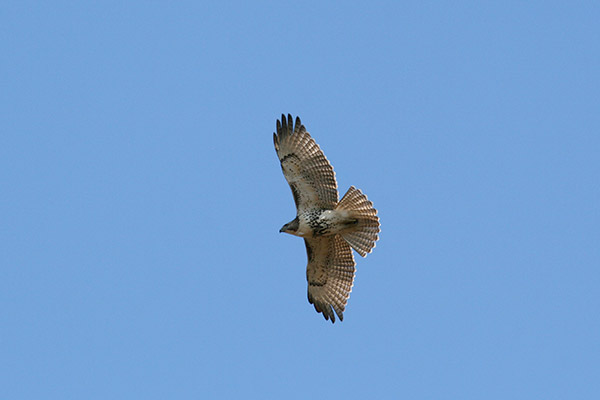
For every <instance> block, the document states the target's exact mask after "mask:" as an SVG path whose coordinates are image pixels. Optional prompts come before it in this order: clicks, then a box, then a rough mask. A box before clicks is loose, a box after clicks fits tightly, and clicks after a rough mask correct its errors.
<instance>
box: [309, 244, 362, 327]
mask: <svg viewBox="0 0 600 400" xmlns="http://www.w3.org/2000/svg"><path fill="white" fill-rule="evenodd" d="M304 243H305V244H306V253H307V256H308V266H307V267H306V280H307V281H308V301H309V302H310V303H311V304H313V305H314V306H315V310H317V312H320V313H323V317H325V319H326V320H329V319H331V322H332V323H333V322H335V314H337V316H338V317H339V318H340V321H343V320H344V314H343V312H344V309H345V308H346V303H347V302H348V298H350V292H351V291H352V282H353V281H354V271H355V268H354V265H355V263H354V256H353V255H352V249H351V248H350V245H349V244H348V243H347V242H346V241H345V240H344V239H342V237H341V236H340V235H333V236H321V237H318V238H308V239H304ZM334 311H335V314H334V313H333V312H334Z"/></svg>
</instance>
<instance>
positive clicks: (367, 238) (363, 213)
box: [335, 186, 379, 257]
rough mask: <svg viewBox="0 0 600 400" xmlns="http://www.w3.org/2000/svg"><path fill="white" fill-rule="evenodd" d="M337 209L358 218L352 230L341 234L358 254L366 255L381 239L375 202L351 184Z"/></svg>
mask: <svg viewBox="0 0 600 400" xmlns="http://www.w3.org/2000/svg"><path fill="white" fill-rule="evenodd" d="M335 209H336V210H346V211H349V212H350V213H351V216H352V217H353V218H356V219H357V220H358V222H357V224H356V226H355V227H354V228H353V229H352V230H349V231H348V232H344V233H342V234H341V235H342V237H343V238H344V240H346V242H348V244H349V245H350V246H352V248H353V249H354V250H356V251H357V252H358V254H360V255H361V256H363V257H365V256H366V255H367V254H368V253H370V252H371V250H373V247H375V242H376V241H377V240H378V239H379V236H378V233H379V217H377V210H376V209H375V208H373V203H372V202H371V201H369V199H367V196H366V195H365V194H363V192H361V191H360V189H357V188H355V187H354V186H350V189H348V191H347V192H346V194H345V195H344V197H343V198H342V199H341V200H340V202H339V203H338V204H337V206H336V207H335Z"/></svg>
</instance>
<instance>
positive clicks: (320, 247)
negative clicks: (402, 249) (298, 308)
mask: <svg viewBox="0 0 600 400" xmlns="http://www.w3.org/2000/svg"><path fill="white" fill-rule="evenodd" d="M293 122H294V121H293V120H292V116H291V115H289V114H288V117H287V121H286V118H285V115H282V116H281V122H280V121H277V133H273V142H274V143H275V150H276V151H277V156H278V157H279V161H280V162H281V169H282V170H283V175H284V176H285V179H287V181H288V183H289V185H290V187H291V188H292V194H293V196H294V202H295V203H296V218H295V219H294V220H293V221H291V222H289V223H287V224H285V225H284V226H283V227H282V228H281V230H280V231H279V232H285V233H289V234H292V235H296V236H300V237H302V238H304V244H305V245H306V253H307V256H308V265H307V267H306V280H307V281H308V301H309V302H310V303H311V304H314V306H315V310H317V312H320V313H323V317H325V319H326V320H329V319H330V318H331V322H335V314H337V316H338V317H339V318H340V321H342V320H343V319H344V314H343V312H344V309H345V307H346V303H347V302H348V298H349V297H350V292H351V291H352V282H353V280H354V271H355V268H354V265H355V262H354V257H353V255H352V250H351V249H350V248H351V247H352V248H353V249H354V250H356V251H357V252H358V254H360V255H361V256H363V257H365V256H366V255H367V253H370V252H371V250H372V249H373V247H375V241H377V239H379V237H378V236H377V234H378V233H379V218H378V217H377V210H375V209H374V208H373V203H371V202H370V201H369V200H368V199H367V196H365V195H364V194H363V193H362V192H361V191H360V190H359V189H356V188H355V187H354V186H350V189H348V192H346V194H345V195H344V197H343V198H342V200H340V201H338V191H337V182H336V180H335V173H334V172H333V167H332V166H331V164H329V161H327V158H326V157H325V155H324V154H323V152H322V151H321V149H320V147H319V145H318V144H316V143H315V141H314V140H313V138H312V137H311V136H310V134H309V133H308V132H307V131H306V128H305V127H304V125H302V123H301V122H300V118H298V117H296V126H294V123H293ZM334 311H335V314H334Z"/></svg>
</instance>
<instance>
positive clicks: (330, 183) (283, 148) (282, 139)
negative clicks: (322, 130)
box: [273, 114, 338, 211]
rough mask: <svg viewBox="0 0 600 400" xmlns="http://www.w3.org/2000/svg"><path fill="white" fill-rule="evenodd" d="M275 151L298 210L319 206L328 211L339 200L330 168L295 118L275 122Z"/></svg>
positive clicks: (331, 168)
mask: <svg viewBox="0 0 600 400" xmlns="http://www.w3.org/2000/svg"><path fill="white" fill-rule="evenodd" d="M273 142H274V143H275V150H276V151H277V156H278V157H279V161H280V162H281V169H282V170H283V175H284V176H285V179H287V181H288V183H289V185H290V187H291V188H292V194H293V195H294V202H295V203H296V209H297V210H298V211H300V210H305V209H310V208H321V209H328V210H331V209H333V208H334V207H335V205H336V204H337V201H338V191H337V182H336V181H335V173H334V172H333V167H332V166H331V164H329V161H327V158H326V157H325V155H324V154H323V152H322V151H321V148H320V147H319V145H318V144H316V143H315V141H314V139H313V138H312V137H311V136H310V134H309V133H308V132H307V131H306V128H305V127H304V125H302V123H301V122H300V118H298V117H296V126H295V127H294V124H293V120H292V116H291V115H290V114H288V117H287V121H286V119H285V116H284V115H282V116H281V122H280V121H277V133H273Z"/></svg>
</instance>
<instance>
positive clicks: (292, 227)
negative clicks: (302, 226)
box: [279, 217, 299, 235]
mask: <svg viewBox="0 0 600 400" xmlns="http://www.w3.org/2000/svg"><path fill="white" fill-rule="evenodd" d="M298 225H299V221H298V217H296V218H294V220H293V221H290V222H288V223H287V224H285V225H284V226H282V227H281V229H280V230H279V232H280V233H281V232H285V233H289V234H290V235H295V234H296V232H298Z"/></svg>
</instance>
